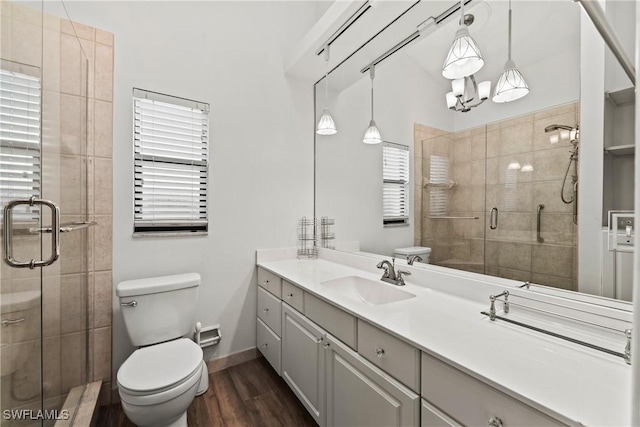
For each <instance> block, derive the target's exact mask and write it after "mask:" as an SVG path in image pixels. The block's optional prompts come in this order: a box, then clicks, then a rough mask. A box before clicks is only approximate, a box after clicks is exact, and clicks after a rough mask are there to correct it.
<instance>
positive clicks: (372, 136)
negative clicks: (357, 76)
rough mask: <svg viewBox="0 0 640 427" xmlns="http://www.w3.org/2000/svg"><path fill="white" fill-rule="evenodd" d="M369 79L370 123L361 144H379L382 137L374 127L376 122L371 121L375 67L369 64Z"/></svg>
mask: <svg viewBox="0 0 640 427" xmlns="http://www.w3.org/2000/svg"><path fill="white" fill-rule="evenodd" d="M369 77H371V121H370V122H369V127H368V128H367V131H366V132H365V133H364V138H363V139H362V142H364V143H365V144H380V143H381V142H382V136H380V131H379V130H378V127H377V126H376V122H375V121H374V120H373V79H374V78H375V77H376V66H375V65H374V64H371V66H370V67H369Z"/></svg>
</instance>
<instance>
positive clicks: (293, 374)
mask: <svg viewBox="0 0 640 427" xmlns="http://www.w3.org/2000/svg"><path fill="white" fill-rule="evenodd" d="M324 336H325V332H324V331H323V330H322V329H320V328H319V327H318V326H317V325H315V324H314V323H312V322H311V321H310V320H308V319H307V318H305V317H303V316H302V315H301V314H300V313H298V312H297V311H296V310H294V309H292V308H291V307H289V306H288V305H287V304H285V303H282V378H284V380H285V381H286V383H287V384H288V385H289V387H291V390H293V392H294V393H295V394H296V396H298V399H300V402H302V404H303V405H304V406H305V408H307V410H308V411H309V413H310V414H311V416H312V417H313V418H314V419H315V420H316V422H317V423H318V424H319V425H320V426H324V425H325V410H324V406H325V405H324V399H325V394H324V349H323V344H324V342H323V341H324Z"/></svg>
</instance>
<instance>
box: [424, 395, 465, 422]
mask: <svg viewBox="0 0 640 427" xmlns="http://www.w3.org/2000/svg"><path fill="white" fill-rule="evenodd" d="M420 425H421V427H462V424H458V423H457V422H456V421H455V420H454V419H452V418H451V417H449V416H448V415H447V414H445V413H443V412H442V411H440V410H439V409H438V408H436V407H435V406H433V405H432V404H430V403H429V402H427V401H426V400H424V399H422V414H421V421H420Z"/></svg>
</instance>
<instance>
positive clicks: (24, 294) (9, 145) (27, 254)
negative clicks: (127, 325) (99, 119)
mask: <svg viewBox="0 0 640 427" xmlns="http://www.w3.org/2000/svg"><path fill="white" fill-rule="evenodd" d="M34 6H35V7H34ZM0 11H1V12H0V13H1V15H2V16H1V19H2V21H1V27H0V31H1V40H0V42H1V45H0V57H1V58H2V62H1V66H0V69H1V70H0V76H1V79H0V85H1V87H0V90H1V96H0V114H1V115H0V135H1V136H0V170H1V175H0V196H1V197H2V200H1V202H2V208H7V207H12V206H13V205H14V204H15V201H16V200H27V201H28V200H29V199H30V198H32V197H33V198H35V199H38V200H44V201H52V202H53V203H54V204H55V205H56V206H58V207H59V212H60V216H59V217H57V218H56V217H55V216H54V215H52V210H51V209H49V207H47V206H46V205H47V204H48V203H45V202H42V203H45V205H42V204H40V202H38V200H35V201H34V202H27V203H22V204H19V205H15V207H14V208H13V209H12V210H11V212H7V213H3V214H2V225H3V228H4V229H5V232H3V234H2V247H3V257H4V258H5V261H3V262H2V265H1V267H0V278H1V289H0V302H1V305H2V326H0V328H2V330H1V331H0V336H1V339H2V357H1V359H2V364H1V366H0V368H1V371H0V375H1V380H0V381H1V383H0V386H1V400H0V407H1V408H0V409H2V413H1V414H2V417H1V419H0V423H1V425H2V426H5V425H53V424H54V423H55V419H54V418H56V417H62V418H64V417H73V415H74V413H73V408H71V407H69V408H66V406H65V409H69V412H66V411H63V405H64V403H65V401H66V400H67V397H68V396H69V393H70V391H71V390H72V389H73V388H74V387H76V386H84V385H85V384H86V382H87V380H88V375H87V365H88V357H87V344H88V337H87V330H88V310H87V301H88V298H87V297H88V292H89V289H90V287H89V274H88V251H87V250H86V248H87V241H88V236H89V235H88V232H87V230H86V228H84V225H82V224H83V223H87V222H88V221H87V220H88V218H89V217H88V197H89V195H88V194H87V188H88V186H87V181H88V176H89V174H88V172H89V164H88V163H87V151H88V145H87V122H88V121H87V113H88V102H87V100H88V89H89V84H88V83H89V82H88V79H87V76H88V65H89V64H88V62H87V56H86V54H85V51H84V50H83V47H82V45H81V44H80V41H79V39H78V38H77V37H76V36H75V34H74V29H73V26H72V25H71V23H70V22H69V21H68V20H64V19H60V18H58V17H57V16H63V14H64V12H63V11H64V8H63V7H62V4H61V3H57V2H41V3H38V2H34V3H31V4H29V6H28V7H26V6H23V5H19V4H15V3H12V2H7V1H3V2H2V5H1V9H0ZM5 212H6V211H5ZM56 221H59V222H60V225H58V223H57V222H56ZM58 230H62V231H64V232H63V233H60V234H59V233H56V231H58ZM58 235H59V240H58V241H56V237H57V236H58ZM57 247H59V249H60V257H59V259H57V260H54V259H53V258H55V256H54V257H53V258H52V254H55V252H56V248H57ZM11 259H13V260H14V262H11ZM32 260H33V261H32ZM41 260H44V261H47V260H50V261H51V263H50V262H44V263H43V264H46V266H44V265H41V264H40V261H41ZM22 263H26V264H27V265H26V266H25V265H21V264H22ZM80 393H81V392H80ZM72 396H78V391H77V390H76V391H75V392H74V393H72ZM78 397H79V396H78ZM7 410H8V411H9V412H5V411H7Z"/></svg>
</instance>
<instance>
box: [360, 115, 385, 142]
mask: <svg viewBox="0 0 640 427" xmlns="http://www.w3.org/2000/svg"><path fill="white" fill-rule="evenodd" d="M362 142H364V143H365V144H380V143H381V142H382V136H380V131H379V130H378V127H377V126H376V122H375V121H373V120H371V121H370V122H369V127H368V128H367V131H366V132H365V133H364V138H363V139H362Z"/></svg>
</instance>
